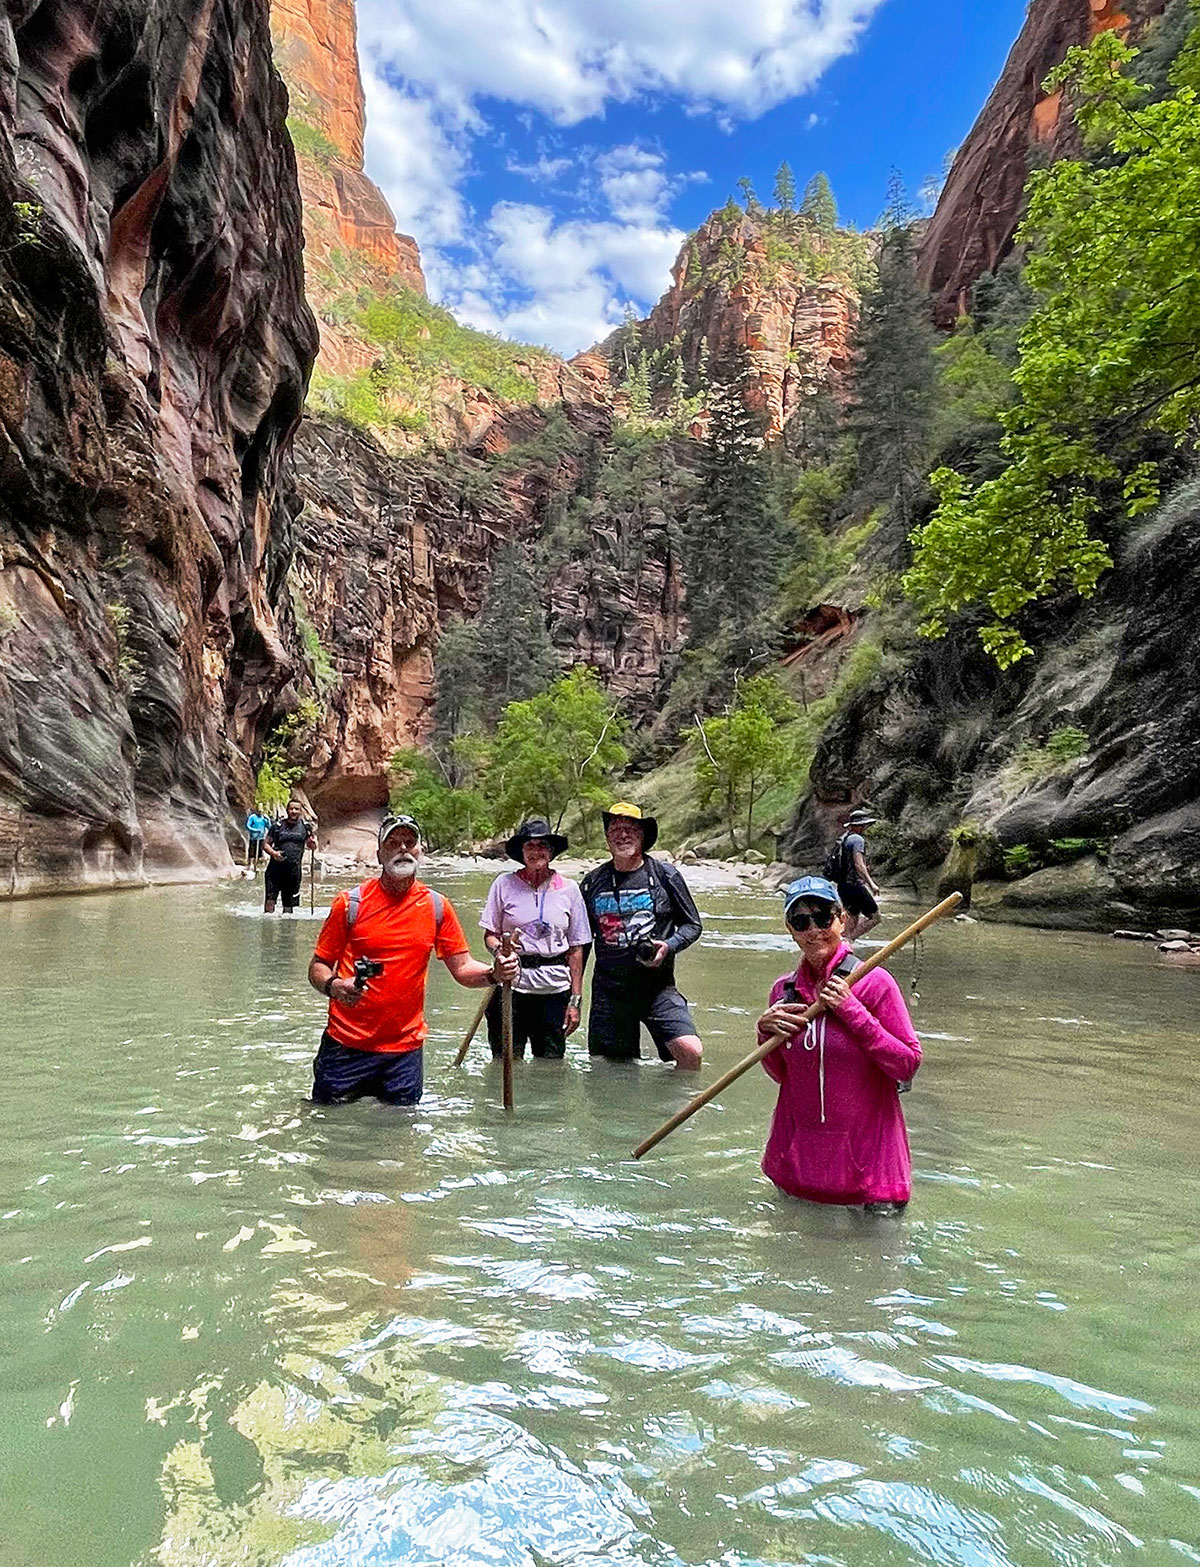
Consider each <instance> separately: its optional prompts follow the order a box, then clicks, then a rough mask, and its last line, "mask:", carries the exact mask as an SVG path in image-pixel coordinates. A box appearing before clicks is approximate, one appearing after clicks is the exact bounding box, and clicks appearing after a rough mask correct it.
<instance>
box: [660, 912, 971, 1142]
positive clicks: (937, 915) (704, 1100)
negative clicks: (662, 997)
mask: <svg viewBox="0 0 1200 1567" xmlns="http://www.w3.org/2000/svg"><path fill="white" fill-rule="evenodd" d="M961 902H962V893H961V892H952V893H951V894H950V896H949V897H948V898H943V899H942V901H941V903H939V904H938V905H937V906H936V907H935V908H932V909H930V911H929V913H928V914H922V916H921V918H920V919H919V920H914V921H913V923H912V924H911V925H909V926H908V928H907V929H906V930H902V931H901V932H900V934H899V935H898V936H897V937H895V939H894V940H892V941H889V942H888V944H887V946H886V947H880V949H879V951H878V952H874V953H872V954H871V956H870V957H869V958H868V959H867V960H866V962H865V963H860V964H859V966H858V967H857V968H856V969H855V970H854V972H853V973H852V974H851V975H850V977H849V978H848V979H847V981H846V983H847V985H851V986H853V985H857V984H858V982H859V980H860V979H862V978H863V977H864V975H866V974H869V973H870V972H871V970H872V969H873V968H878V967H879V965H880V964H881V963H885V962H886V961H887V959H888V958H890V957H891V956H892V954H893V953H894V952H899V950H900V948H901V947H903V946H905V945H907V943H908V942H910V941H911V940H912V939H913V937H914V936H919V935H920V934H921V932H922V931H923V930H925V929H927V928H928V927H929V926H930V925H932V924H934V923H935V922H936V921H937V920H940V919H944V918H945V916H946V915H947V914H951V913H953V912H954V910H955V909H956V908H957V907H958V905H959V904H960V903H961ZM824 1010H825V1008H824V1005H823V1003H821V1002H820V1001H814V1002H813V1004H812V1006H811V1007H808V1008H806V1009H805V1013H804V1018H803V1021H804V1022H805V1023H807V1022H808V1021H809V1020H810V1019H811V1018H814V1017H816V1015H817V1014H818V1012H823V1011H824ZM782 1043H783V1039H782V1038H781V1036H780V1035H778V1034H772V1035H771V1037H770V1039H768V1040H767V1042H766V1044H763V1045H759V1047H758V1049H757V1050H752V1051H751V1052H750V1054H749V1055H748V1056H743V1057H742V1059H741V1060H740V1061H739V1062H738V1064H737V1065H736V1066H731V1067H730V1068H729V1070H728V1072H726V1073H725V1074H724V1076H723V1077H719V1078H718V1079H717V1080H716V1082H715V1083H713V1085H712V1086H711V1087H710V1088H706V1089H705V1090H704V1091H703V1093H699V1094H697V1095H696V1097H695V1098H694V1099H691V1100H689V1101H688V1103H687V1104H685V1105H684V1107H683V1109H682V1110H680V1111H677V1113H676V1114H675V1115H673V1116H672V1117H671V1119H670V1120H669V1121H664V1123H663V1124H662V1126H660V1127H659V1129H658V1131H657V1132H654V1133H652V1134H651V1135H650V1136H649V1137H647V1139H646V1141H645V1142H644V1143H639V1144H638V1145H637V1147H636V1148H635V1149H634V1150H633V1157H634V1158H635V1159H640V1158H641V1157H642V1155H643V1154H646V1153H649V1152H650V1150H651V1148H656V1147H657V1146H658V1144H659V1143H661V1142H662V1140H663V1138H664V1137H669V1136H670V1135H671V1133H672V1132H673V1131H674V1130H675V1128H676V1127H677V1126H682V1125H683V1123H684V1122H685V1121H686V1120H688V1119H689V1118H690V1117H691V1116H693V1115H695V1113H696V1111H697V1110H701V1109H703V1107H704V1106H705V1105H706V1104H708V1102H709V1100H711V1099H715V1098H716V1097H717V1095H718V1094H720V1093H723V1092H724V1091H725V1089H727V1088H728V1087H729V1085H730V1083H733V1082H736V1081H737V1079H738V1078H739V1077H741V1075H742V1073H743V1072H748V1071H749V1070H750V1068H751V1067H752V1066H757V1065H758V1063H759V1062H760V1061H761V1060H762V1059H763V1057H764V1056H769V1055H770V1054H771V1052H772V1050H778V1048H779V1046H780V1045H781V1044H782Z"/></svg>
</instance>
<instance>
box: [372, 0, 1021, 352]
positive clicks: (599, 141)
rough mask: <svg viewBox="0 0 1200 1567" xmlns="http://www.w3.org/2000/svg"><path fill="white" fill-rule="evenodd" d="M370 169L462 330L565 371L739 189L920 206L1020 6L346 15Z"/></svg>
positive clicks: (660, 282) (1008, 2) (384, 4)
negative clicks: (812, 191) (892, 199)
mask: <svg viewBox="0 0 1200 1567" xmlns="http://www.w3.org/2000/svg"><path fill="white" fill-rule="evenodd" d="M358 10H359V52H360V56H361V63H362V69H363V78H364V83H365V86H366V91H367V169H368V172H369V173H370V174H371V175H372V176H373V177H374V178H375V179H376V181H377V182H378V184H379V185H380V186H381V187H382V189H383V191H384V193H385V195H386V196H387V197H388V199H389V201H390V202H391V205H392V208H393V210H394V211H395V213H396V217H397V222H398V225H399V227H400V228H401V229H402V230H404V231H405V232H408V233H411V234H413V235H415V237H416V238H417V240H418V242H419V243H420V246H421V251H422V255H423V257H424V260H425V266H426V273H427V275H428V278H429V282H430V292H431V294H433V295H434V297H435V298H439V299H441V300H443V301H444V302H445V303H446V304H448V305H449V306H450V307H451V308H452V309H453V310H454V311H455V313H456V314H457V315H458V316H459V317H460V318H461V319H463V320H466V321H469V322H470V323H471V324H473V325H476V326H480V327H483V328H486V329H487V330H490V331H496V332H500V333H502V334H503V335H505V336H508V337H514V338H518V339H521V340H524V341H529V342H540V343H545V344H547V345H548V346H550V347H552V348H554V349H556V350H558V351H559V352H561V353H566V354H570V353H573V352H576V351H577V350H579V349H581V348H586V347H588V346H589V345H590V344H591V343H593V342H595V341H596V340H597V339H599V338H600V337H602V336H604V335H605V334H606V333H607V332H608V331H610V330H611V329H612V327H613V326H614V325H616V324H618V323H619V321H620V319H621V316H622V313H623V310H624V307H625V304H626V302H627V301H631V302H632V303H633V304H634V306H635V307H636V308H637V309H638V311H639V313H645V311H646V310H647V309H648V308H649V307H650V306H651V305H652V304H653V303H654V301H655V300H656V299H657V298H658V296H659V295H660V294H661V293H662V291H663V290H664V289H665V288H666V287H667V285H668V282H669V269H670V265H671V262H672V261H673V259H674V257H675V254H676V252H677V250H678V247H679V244H680V242H681V240H682V237H683V235H684V233H686V231H687V230H689V229H692V228H695V227H696V225H697V224H699V223H701V222H702V221H703V220H704V218H705V217H706V216H707V215H708V213H709V212H710V211H711V210H712V209H713V207H716V206H720V205H722V204H723V202H724V201H725V200H726V198H727V197H728V196H729V195H730V194H731V193H733V192H734V191H735V190H736V182H737V179H738V177H739V176H740V175H748V176H749V177H750V179H751V180H752V181H753V182H754V185H755V188H756V189H757V191H758V193H759V195H760V196H761V197H763V198H764V199H769V197H770V193H771V188H772V184H773V181H774V175H775V170H776V169H777V168H778V166H779V163H780V162H781V161H782V160H783V159H785V158H786V159H787V161H788V163H789V164H790V165H791V167H792V169H793V171H794V173H795V176H796V181H797V184H798V185H799V186H800V187H801V188H803V185H804V182H805V180H806V179H807V178H808V176H809V175H810V174H812V173H813V172H815V171H816V170H818V169H823V170H824V171H825V172H826V173H827V174H828V175H829V178H830V180H831V182H832V184H833V188H834V192H835V195H836V196H837V199H838V204H839V208H840V210H841V213H842V216H843V218H844V220H846V221H849V222H852V223H855V224H856V225H858V226H859V227H867V226H869V225H870V224H871V223H872V222H873V221H874V220H875V218H876V217H877V216H878V214H879V212H880V209H881V208H882V205H883V198H884V191H885V187H886V184H887V180H888V176H889V173H890V171H891V169H892V168H893V167H895V168H898V169H899V170H900V171H901V173H902V175H903V176H904V179H905V181H906V183H907V184H908V186H909V190H910V193H911V195H912V197H913V199H914V201H916V202H918V203H919V202H920V199H921V193H922V189H923V188H926V189H928V182H930V181H936V180H937V179H939V178H940V176H941V174H942V170H943V162H944V159H945V157H946V154H947V153H948V152H950V151H952V150H953V148H954V147H956V146H957V145H958V143H959V142H961V141H962V139H963V138H964V137H965V135H966V133H967V131H968V130H969V129H970V126H971V124H972V122H973V121H974V119H975V117H976V115H977V114H978V112H979V110H980V109H981V108H982V106H983V103H984V101H985V99H986V98H987V95H988V93H989V92H990V91H991V88H992V86H993V85H994V83H995V81H996V78H997V76H998V75H999V72H1000V69H1001V67H1002V65H1003V63H1004V59H1005V56H1006V55H1007V53H1008V50H1009V48H1010V47H1011V45H1012V43H1013V41H1014V39H1015V38H1016V36H1017V33H1018V31H1019V30H1020V27H1021V24H1022V21H1023V19H1024V15H1025V0H991V3H990V4H988V5H986V6H982V5H979V4H978V3H976V4H974V5H967V4H949V3H943V0H924V3H920V4H913V0H907V3H906V0H749V3H747V0H649V3H645V0H642V3H639V0H358Z"/></svg>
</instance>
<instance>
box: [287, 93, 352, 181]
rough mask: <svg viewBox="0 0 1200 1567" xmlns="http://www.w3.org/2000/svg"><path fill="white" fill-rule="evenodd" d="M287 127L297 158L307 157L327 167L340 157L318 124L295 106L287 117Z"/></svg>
mask: <svg viewBox="0 0 1200 1567" xmlns="http://www.w3.org/2000/svg"><path fill="white" fill-rule="evenodd" d="M287 128H288V135H289V136H290V137H291V138H292V146H293V147H294V148H295V149H296V156H297V157H298V158H307V159H308V160H309V161H310V162H312V163H316V164H318V165H319V166H320V167H321V168H323V169H327V168H329V166H330V165H331V164H332V163H334V162H335V161H336V160H337V159H339V158H340V157H341V154H340V153H339V152H338V150H337V148H336V147H335V146H334V144H333V142H331V141H330V139H329V137H328V136H326V134H325V132H324V131H323V130H322V129H321V128H320V126H319V125H315V124H313V122H312V121H311V120H307V119H305V118H304V116H303V115H302V114H300V113H299V112H298V111H297V110H296V109H295V108H293V109H292V112H291V113H290V114H289V115H288V117H287Z"/></svg>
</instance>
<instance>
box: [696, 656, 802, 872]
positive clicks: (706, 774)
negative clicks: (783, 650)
mask: <svg viewBox="0 0 1200 1567" xmlns="http://www.w3.org/2000/svg"><path fill="white" fill-rule="evenodd" d="M799 711H800V710H799V708H798V707H797V706H796V704H795V703H794V702H793V701H792V699H791V697H789V696H788V695H787V693H786V692H785V691H784V690H783V689H782V688H781V686H780V685H779V682H778V681H777V680H776V679H775V678H774V676H772V675H757V676H755V677H754V678H753V679H752V680H746V681H743V682H742V683H741V685H739V687H738V691H737V696H736V699H735V701H734V703H733V705H732V707H730V708H729V709H728V710H727V711H726V712H725V713H724V714H722V715H721V716H719V717H716V718H706V719H705V720H704V721H703V722H702V723H699V724H698V728H699V739H700V747H699V749H698V750H697V751H696V752H695V769H696V788H697V790H698V792H699V795H700V801H701V804H703V805H710V804H712V803H713V802H714V801H718V802H719V803H720V807H721V811H722V814H723V815H724V817H725V822H726V825H727V826H728V828H729V837H730V841H731V842H732V844H733V846H734V848H736V847H737V833H738V828H739V825H740V824H741V823H742V822H743V821H744V823H745V833H744V838H743V844H742V846H743V848H746V849H748V848H750V847H751V846H752V844H753V842H754V811H755V807H756V806H757V805H759V804H760V803H761V801H762V797H763V795H764V794H766V792H767V790H768V789H770V788H772V787H773V786H774V785H775V784H777V783H782V782H783V781H784V779H786V778H787V777H788V776H789V775H790V774H791V772H792V771H793V768H794V766H795V761H796V754H795V747H794V745H793V744H792V743H791V741H790V740H789V739H788V737H787V734H786V732H785V731H784V727H783V726H785V725H787V724H788V723H790V722H792V721H794V720H795V719H796V718H798V717H799Z"/></svg>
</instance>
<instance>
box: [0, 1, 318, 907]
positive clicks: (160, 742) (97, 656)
mask: <svg viewBox="0 0 1200 1567" xmlns="http://www.w3.org/2000/svg"><path fill="white" fill-rule="evenodd" d="M284 111H285V101H284V93H283V88H282V84H281V83H280V81H279V79H278V77H277V76H276V75H275V73H274V70H273V68H272V66H271V58H270V45H269V38H268V18H267V11H266V5H265V0H245V3H244V4H242V5H240V6H237V7H227V6H218V5H216V4H214V3H213V0H173V3H172V4H170V5H168V4H166V3H165V0H111V3H109V4H106V5H104V6H95V5H90V4H89V5H80V4H76V3H72V0H43V3H41V4H40V5H39V4H36V3H34V0H13V3H10V4H9V5H8V6H7V7H6V9H5V11H4V14H3V16H0V198H2V210H3V213H4V216H3V217H2V218H0V345H2V347H0V895H3V894H10V895H11V894H27V893H35V892H62V891H70V890H76V889H79V888H84V887H89V886H96V885H123V884H135V883H138V882H140V881H142V880H144V879H145V878H146V877H148V876H153V877H167V876H178V877H188V876H192V877H194V876H195V875H197V874H200V873H203V872H204V871H211V869H213V868H214V867H218V866H222V865H227V864H228V863H229V859H228V851H227V849H226V846H225V840H226V829H227V825H228V820H229V816H228V812H229V804H228V801H227V798H226V785H227V782H228V781H230V780H233V781H234V783H235V786H236V785H240V789H239V792H240V793H241V794H242V796H243V797H244V796H245V793H246V792H247V791H248V787H249V782H250V757H251V755H252V753H253V752H254V750H255V748H256V746H257V745H258V743H259V741H260V740H261V737H262V733H263V730H264V728H265V726H266V724H267V723H268V722H269V719H270V716H271V711H272V707H273V704H274V701H275V699H276V696H277V694H278V692H279V690H280V689H281V688H282V687H283V685H284V684H285V683H286V681H287V680H288V679H289V678H290V676H291V674H292V670H293V658H292V655H291V653H290V651H289V645H290V642H291V639H292V636H293V631H292V625H291V619H290V607H289V604H288V600H287V597H286V594H285V593H284V591H283V589H284V574H285V570H286V563H287V557H288V553H289V547H290V545H289V539H290V529H291V512H292V509H293V507H294V502H293V500H292V497H291V494H290V491H289V488H288V484H287V481H286V479H285V477H284V474H283V458H284V453H285V449H286V446H287V443H288V440H289V438H290V435H291V432H292V430H293V429H294V427H295V424H296V422H297V419H298V418H299V414H300V409H301V406H302V402H303V398H304V389H305V384H306V380H307V375H308V371H309V368H310V365H311V361H312V356H313V353H314V351H315V347H316V331H315V327H314V324H313V321H312V317H311V315H310V314H309V312H308V310H307V308H306V306H305V303H304V297H303V286H302V275H301V270H300V264H299V251H300V208H299V198H298V192H297V188H296V181H295V169H294V163H293V159H292V153H291V148H290V145H289V143H288V140H287V137H286V134H285V132H284V126H283V121H284ZM13 203H16V205H12V204H13Z"/></svg>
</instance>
